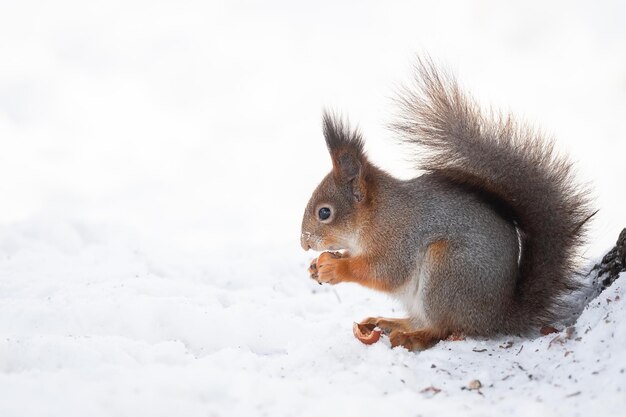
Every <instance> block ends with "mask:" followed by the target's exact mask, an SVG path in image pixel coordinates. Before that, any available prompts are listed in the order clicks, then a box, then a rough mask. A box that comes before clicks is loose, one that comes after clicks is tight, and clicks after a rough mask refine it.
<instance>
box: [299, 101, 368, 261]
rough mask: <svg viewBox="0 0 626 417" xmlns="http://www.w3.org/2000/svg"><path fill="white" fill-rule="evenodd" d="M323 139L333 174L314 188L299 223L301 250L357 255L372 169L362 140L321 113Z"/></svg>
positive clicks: (359, 136)
mask: <svg viewBox="0 0 626 417" xmlns="http://www.w3.org/2000/svg"><path fill="white" fill-rule="evenodd" d="M323 126H324V137H325V138H326V145H327V146H328V151H329V152H330V156H331V159H332V162H333V170H332V171H331V172H330V173H329V174H328V175H326V177H325V178H324V179H323V180H322V182H321V183H320V184H319V185H318V186H317V188H316V189H315V191H314V192H313V195H312V196H311V199H310V200H309V204H308V205H307V207H306V209H305V211H304V218H303V219H302V235H301V238H300V242H301V244H302V248H303V249H304V250H308V249H313V250H316V251H324V250H344V249H345V250H348V251H350V252H358V251H359V249H360V247H359V246H360V245H359V240H360V239H359V229H360V226H362V222H360V221H359V220H363V218H362V216H363V214H364V213H365V208H366V206H367V205H368V204H369V200H370V198H369V197H370V196H369V195H368V187H367V175H368V170H369V169H370V167H371V165H370V164H369V162H368V161H367V159H366V157H365V154H364V152H363V140H362V139H361V135H360V134H359V132H358V131H357V130H351V129H350V128H349V127H348V126H347V125H346V124H344V122H343V121H341V119H338V118H336V117H333V115H331V114H329V113H326V112H325V113H324V117H323Z"/></svg>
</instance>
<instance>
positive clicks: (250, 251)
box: [0, 0, 626, 417]
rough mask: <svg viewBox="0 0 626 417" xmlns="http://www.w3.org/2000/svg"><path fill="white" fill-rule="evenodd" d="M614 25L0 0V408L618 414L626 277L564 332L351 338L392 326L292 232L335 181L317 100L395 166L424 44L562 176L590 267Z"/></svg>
mask: <svg viewBox="0 0 626 417" xmlns="http://www.w3.org/2000/svg"><path fill="white" fill-rule="evenodd" d="M538 7H540V9H537V8H538ZM538 10H540V11H538ZM625 19H626V6H625V5H624V3H623V2H621V1H606V2H598V3H595V4H594V5H588V4H586V3H584V2H571V1H563V2H550V3H545V2H539V1H537V2H532V1H531V2H528V1H524V2H519V3H516V4H513V3H506V5H505V4H504V3H501V2H497V1H475V2H465V1H459V2H441V1H432V2H422V3H419V4H418V3H415V2H394V3H393V4H387V3H385V2H362V1H361V2H355V3H352V4H349V3H344V2H341V3H338V2H330V1H328V2H325V1H322V2H315V3H311V4H307V5H305V4H302V3H297V2H287V1H273V2H258V3H256V2H251V1H250V2H248V1H243V2H228V3H227V2H206V1H186V2H154V1H145V2H142V1H132V2H128V1H126V2H115V1H91V2H80V1H75V2H73V1H69V0H66V1H61V2H53V3H52V2H51V3H48V2H39V1H21V2H0V195H2V204H0V416H2V417H4V416H35V415H47V416H48V415H50V416H83V415H90V416H99V415H106V416H138V415H163V416H166V415H167V416H171V415H184V416H196V415H198V416H263V415H267V416H322V415H337V416H351V415H358V416H363V417H366V416H375V415H381V414H383V413H390V412H392V413H394V415H398V416H420V415H422V416H431V415H436V416H439V415H463V416H465V415H476V416H485V415H494V416H501V415H518V416H525V415H532V416H534V417H535V416H541V415H567V416H576V415H580V416H583V415H602V416H623V415H624V413H625V412H624V410H625V409H626V393H625V392H624V387H626V374H625V372H626V371H625V369H626V355H624V346H626V327H625V326H624V323H625V322H626V294H625V288H626V280H624V278H626V277H624V276H622V277H621V280H618V281H617V283H616V284H615V285H614V286H613V287H611V288H610V289H609V290H607V291H606V292H605V293H603V294H602V295H601V296H600V297H599V298H598V299H597V300H596V301H594V302H593V303H592V304H591V305H590V306H589V308H588V309H587V310H586V311H585V312H584V313H583V315H582V316H581V318H580V319H579V320H578V322H577V323H576V325H575V333H574V334H571V335H570V336H569V337H565V335H564V334H560V335H548V336H545V337H541V338H538V339H535V340H527V339H520V338H502V339H498V340H491V341H487V340H482V339H470V340H466V341H457V342H442V343H440V344H438V345H437V346H436V347H434V348H433V349H431V350H428V351H426V352H422V353H418V354H415V353H409V352H407V351H405V350H403V349H394V350H391V349H389V346H388V342H387V341H386V340H383V341H382V342H381V343H378V344H376V345H373V346H369V347H367V346H364V345H362V344H360V343H359V342H357V341H356V340H354V338H353V336H352V322H353V321H355V320H359V319H361V318H364V317H366V316H371V315H392V316H402V315H403V312H402V311H401V310H399V309H398V306H397V305H396V304H395V303H394V301H393V300H389V299H387V298H385V297H384V296H382V295H380V294H376V293H373V292H371V291H368V290H365V289H362V288H359V287H357V286H354V285H351V284H346V285H340V286H336V287H326V286H318V285H317V284H315V283H313V282H312V281H311V280H309V279H308V277H307V274H306V267H307V264H308V261H309V260H310V257H311V256H313V255H312V254H311V253H304V252H302V250H301V249H300V246H299V232H300V231H299V227H300V224H299V223H300V216H301V213H302V211H303V208H304V205H305V204H306V201H307V199H308V196H309V194H310V192H311V191H312V189H313V187H314V186H315V185H316V183H317V182H318V181H319V179H320V178H321V176H322V175H323V174H324V173H325V172H326V171H327V170H328V169H329V168H330V161H329V159H328V156H327V155H326V153H325V152H326V151H325V149H324V146H323V143H322V139H321V132H320V126H319V125H320V123H319V116H320V112H321V109H322V107H324V106H333V107H336V108H337V109H340V110H344V111H345V112H346V113H348V114H349V115H350V118H351V119H352V120H354V121H355V122H358V123H359V125H360V126H361V128H362V130H363V132H364V134H365V136H366V139H367V140H368V143H367V146H368V150H369V151H370V155H371V156H372V158H373V159H374V160H375V161H376V162H378V163H379V164H380V165H382V166H383V167H385V168H386V169H388V170H390V171H391V172H393V173H396V174H398V175H409V174H410V170H409V164H408V163H407V161H406V160H404V159H403V158H404V155H403V153H402V152H401V151H400V150H399V149H398V148H396V147H392V146H389V136H390V134H389V132H387V131H386V130H384V128H383V126H384V123H385V122H386V121H388V118H389V114H390V111H389V107H388V106H389V100H388V97H389V96H390V95H391V92H392V91H393V89H394V85H395V84H396V83H400V82H402V81H404V80H406V77H407V76H408V70H409V67H410V64H411V59H412V53H413V52H415V51H424V50H425V51H428V52H429V53H430V54H431V55H433V56H434V57H436V58H437V59H440V60H442V61H444V62H446V63H448V65H449V66H450V67H451V68H452V69H453V70H455V71H456V72H457V73H459V74H460V77H461V79H462V81H463V83H464V84H465V85H467V86H468V87H469V88H470V89H471V90H472V91H474V92H475V93H476V94H477V95H478V97H479V98H480V99H481V100H484V101H485V102H492V103H495V104H496V105H499V106H504V107H505V108H510V109H512V110H514V111H515V112H516V113H518V114H520V115H522V116H523V117H524V118H526V119H527V120H529V121H531V122H532V123H536V124H539V125H541V126H544V128H545V130H546V131H547V132H548V133H549V134H551V135H553V136H554V137H555V139H556V141H557V147H558V148H559V149H562V150H564V151H567V152H568V153H570V154H572V155H573V157H574V158H575V159H576V160H577V161H579V171H580V175H581V178H583V179H584V180H589V181H593V188H594V190H595V194H596V196H597V202H598V204H597V205H598V207H600V208H601V211H600V213H599V214H598V216H597V220H596V222H595V223H594V228H593V230H592V233H591V243H590V246H589V247H588V248H587V250H586V251H585V253H584V255H585V257H586V259H587V261H586V262H588V263H592V261H593V260H595V259H597V258H598V256H600V255H601V254H603V253H604V252H605V251H606V250H607V249H608V248H609V247H610V246H611V245H613V243H614V241H615V239H616V238H617V235H618V233H619V231H620V230H621V228H623V227H624V226H626V216H625V214H626V210H625V209H624V207H626V198H625V197H624V192H623V190H622V189H623V170H624V168H623V158H624V155H626V141H625V140H624V138H625V137H626V125H625V124H624V123H623V120H624V115H625V114H626V78H625V76H624V74H626V55H624V53H623V50H624V45H626V28H625V27H624V25H623V22H624V20H625ZM622 281H623V282H622ZM557 336H559V337H560V338H559V339H556V340H555V337H557ZM476 379H477V380H480V381H481V384H482V388H481V389H480V390H478V391H477V390H468V389H466V387H467V386H468V384H469V383H470V381H472V380H476Z"/></svg>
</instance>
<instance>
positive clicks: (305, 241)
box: [300, 233, 311, 250]
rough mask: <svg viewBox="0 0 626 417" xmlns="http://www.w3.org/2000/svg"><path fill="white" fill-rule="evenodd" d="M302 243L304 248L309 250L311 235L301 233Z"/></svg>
mask: <svg viewBox="0 0 626 417" xmlns="http://www.w3.org/2000/svg"><path fill="white" fill-rule="evenodd" d="M300 245H302V249H304V250H309V249H311V245H309V236H308V235H307V234H305V233H302V235H300Z"/></svg>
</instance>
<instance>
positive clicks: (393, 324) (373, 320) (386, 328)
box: [359, 317, 413, 335]
mask: <svg viewBox="0 0 626 417" xmlns="http://www.w3.org/2000/svg"><path fill="white" fill-rule="evenodd" d="M359 324H373V325H374V326H376V327H378V328H380V329H381V330H382V331H383V333H384V334H387V335H388V334H390V333H391V332H393V331H396V330H399V331H403V332H409V331H411V329H412V328H413V326H412V325H411V321H410V319H409V318H403V319H394V318H385V317H368V318H366V319H364V320H361V322H360V323H359Z"/></svg>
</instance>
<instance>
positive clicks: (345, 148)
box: [323, 111, 367, 181]
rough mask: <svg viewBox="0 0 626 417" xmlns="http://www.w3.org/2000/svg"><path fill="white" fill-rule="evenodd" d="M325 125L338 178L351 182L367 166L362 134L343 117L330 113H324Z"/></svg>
mask: <svg viewBox="0 0 626 417" xmlns="http://www.w3.org/2000/svg"><path fill="white" fill-rule="evenodd" d="M323 124H324V137H325V138H326V146H328V152H330V157H331V158H332V160H333V172H334V173H335V175H336V176H337V178H340V179H342V180H344V181H350V180H352V179H354V178H356V177H359V176H360V175H361V174H362V171H363V169H364V166H365V165H366V164H367V160H366V159H365V154H364V151H363V139H362V137H361V133H360V132H359V131H358V130H357V129H350V127H349V126H348V124H347V123H346V122H344V120H343V118H342V117H340V116H337V115H336V114H334V113H330V112H328V111H325V112H324V116H323Z"/></svg>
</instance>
